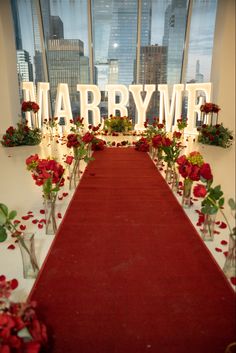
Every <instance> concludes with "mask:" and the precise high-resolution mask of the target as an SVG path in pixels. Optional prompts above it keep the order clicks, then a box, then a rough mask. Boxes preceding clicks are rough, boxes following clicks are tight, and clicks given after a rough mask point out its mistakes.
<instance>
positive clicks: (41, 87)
mask: <svg viewBox="0 0 236 353" xmlns="http://www.w3.org/2000/svg"><path fill="white" fill-rule="evenodd" d="M48 91H49V83H48V82H38V84H37V103H38V105H39V106H40V109H39V111H38V126H39V128H41V127H42V121H43V120H44V119H47V120H48V118H49V111H48Z"/></svg>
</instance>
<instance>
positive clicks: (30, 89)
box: [22, 81, 36, 127]
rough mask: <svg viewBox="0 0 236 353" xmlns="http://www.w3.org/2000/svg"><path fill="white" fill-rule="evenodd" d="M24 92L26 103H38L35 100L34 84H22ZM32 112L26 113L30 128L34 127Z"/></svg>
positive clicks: (24, 82)
mask: <svg viewBox="0 0 236 353" xmlns="http://www.w3.org/2000/svg"><path fill="white" fill-rule="evenodd" d="M22 91H23V95H24V101H26V102H28V101H31V102H36V99H35V87H34V83H33V82H26V81H23V82H22ZM32 114H33V113H32V112H26V113H25V118H26V120H27V121H28V126H29V127H32Z"/></svg>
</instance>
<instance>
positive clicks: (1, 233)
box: [0, 203, 39, 278]
mask: <svg viewBox="0 0 236 353" xmlns="http://www.w3.org/2000/svg"><path fill="white" fill-rule="evenodd" d="M16 215H17V212H16V211H15V210H13V211H9V209H8V207H7V206H6V205H5V204H3V203H0V242H3V241H5V240H6V239H7V235H8V232H9V233H10V234H11V236H12V237H14V238H16V240H17V242H18V244H19V247H20V251H21V255H22V261H23V275H24V278H36V276H37V274H38V271H39V266H38V263H37V259H36V256H35V249H34V234H31V233H23V232H22V231H20V230H19V229H18V228H17V225H18V223H17V222H14V219H15V217H16Z"/></svg>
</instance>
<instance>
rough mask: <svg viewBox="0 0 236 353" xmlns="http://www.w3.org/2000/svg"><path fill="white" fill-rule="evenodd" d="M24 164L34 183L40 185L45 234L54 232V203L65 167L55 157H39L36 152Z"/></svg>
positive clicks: (55, 228) (55, 225)
mask: <svg viewBox="0 0 236 353" xmlns="http://www.w3.org/2000/svg"><path fill="white" fill-rule="evenodd" d="M26 165H27V169H28V170H29V171H31V175H32V178H33V179H34V181H35V184H36V185H38V186H42V190H43V198H44V206H45V215H46V234H54V233H55V232H56V231H57V224H56V217H55V203H56V199H57V194H58V191H59V190H60V188H61V187H62V186H63V185H64V182H65V179H64V172H65V169H64V168H63V166H62V165H61V164H60V163H58V162H57V161H56V160H55V159H51V158H47V159H41V158H39V156H38V154H35V155H31V156H30V157H28V158H27V159H26Z"/></svg>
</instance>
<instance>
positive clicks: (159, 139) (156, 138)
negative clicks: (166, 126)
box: [152, 134, 162, 148]
mask: <svg viewBox="0 0 236 353" xmlns="http://www.w3.org/2000/svg"><path fill="white" fill-rule="evenodd" d="M152 145H153V147H154V148H158V147H160V146H161V145H162V136H161V135H160V134H159V135H155V136H154V137H153V138H152Z"/></svg>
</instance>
